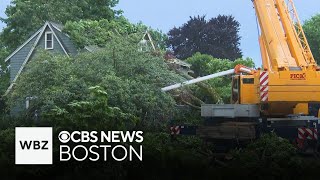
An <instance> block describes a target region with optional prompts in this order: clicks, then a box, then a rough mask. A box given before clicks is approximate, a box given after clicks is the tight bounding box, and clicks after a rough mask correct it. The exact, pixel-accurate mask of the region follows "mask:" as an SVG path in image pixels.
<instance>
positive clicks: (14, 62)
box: [10, 37, 37, 81]
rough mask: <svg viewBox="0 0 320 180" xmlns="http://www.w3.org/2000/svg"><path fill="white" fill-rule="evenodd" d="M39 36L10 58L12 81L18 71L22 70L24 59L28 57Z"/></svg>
mask: <svg viewBox="0 0 320 180" xmlns="http://www.w3.org/2000/svg"><path fill="white" fill-rule="evenodd" d="M36 39H37V37H34V38H33V39H32V40H31V41H30V42H29V43H28V44H26V45H25V46H24V47H23V48H22V49H21V50H20V51H18V52H17V53H16V54H15V55H13V56H12V57H11V59H10V81H13V79H14V78H15V77H16V75H17V73H18V71H19V70H20V68H21V66H22V64H23V62H24V60H25V59H26V58H27V56H28V54H29V52H30V51H31V48H32V46H33V44H34V43H35V41H36Z"/></svg>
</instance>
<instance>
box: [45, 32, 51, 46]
mask: <svg viewBox="0 0 320 180" xmlns="http://www.w3.org/2000/svg"><path fill="white" fill-rule="evenodd" d="M45 41H46V42H45V49H53V34H52V32H46V33H45Z"/></svg>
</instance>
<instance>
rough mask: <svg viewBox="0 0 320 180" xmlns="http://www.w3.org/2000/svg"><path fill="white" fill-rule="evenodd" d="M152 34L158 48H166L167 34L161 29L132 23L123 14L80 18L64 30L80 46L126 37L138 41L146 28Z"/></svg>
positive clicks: (101, 45)
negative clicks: (108, 18)
mask: <svg viewBox="0 0 320 180" xmlns="http://www.w3.org/2000/svg"><path fill="white" fill-rule="evenodd" d="M147 29H148V31H149V33H150V34H151V36H152V38H153V41H154V43H155V45H157V47H158V48H161V49H164V48H165V40H166V39H167V36H166V35H165V34H163V33H161V31H156V30H153V29H150V28H148V27H147V26H145V25H143V24H141V23H139V24H132V23H130V22H129V21H128V20H127V19H126V18H124V17H123V16H120V17H117V18H115V19H113V20H107V19H101V20H80V21H77V22H76V21H74V22H72V21H68V22H67V23H66V25H65V27H64V31H65V32H66V33H67V34H69V35H70V36H71V38H72V40H73V42H75V43H76V44H77V46H78V47H80V48H83V47H84V46H86V45H98V46H100V47H105V46H106V45H107V44H108V42H109V41H111V40H114V39H116V38H120V39H121V37H126V38H127V40H128V41H131V42H133V43H138V42H139V41H140V40H141V39H142V36H143V35H144V33H145V32H146V30H147Z"/></svg>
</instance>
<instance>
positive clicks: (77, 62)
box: [9, 38, 182, 122]
mask: <svg viewBox="0 0 320 180" xmlns="http://www.w3.org/2000/svg"><path fill="white" fill-rule="evenodd" d="M44 76H45V77H46V78H43V77H44ZM181 80H182V78H181V77H179V76H178V75H177V74H175V73H174V72H171V71H169V70H168V69H167V67H166V65H165V63H164V61H163V59H162V58H160V57H156V56H152V55H150V54H148V53H143V52H139V51H138V47H137V45H136V44H133V43H129V42H128V41H126V39H124V38H123V39H116V40H114V41H110V42H109V43H108V44H107V46H106V48H105V49H102V50H101V51H99V52H96V53H83V54H81V55H79V56H77V57H75V58H68V57H64V56H54V55H51V54H48V53H41V54H40V55H38V57H36V58H35V59H34V60H33V61H30V62H29V63H28V65H27V67H26V68H25V71H24V73H22V74H21V76H20V78H19V79H18V81H17V83H16V86H15V88H14V91H13V92H12V94H11V97H10V99H9V100H10V102H11V104H12V106H14V104H15V103H19V102H21V101H23V100H24V99H25V97H27V96H36V97H37V99H36V100H34V101H33V103H32V104H33V105H32V107H31V108H30V110H29V112H27V113H31V114H32V113H33V111H34V110H35V109H37V110H38V111H40V112H41V114H52V113H53V112H59V113H58V114H60V113H63V112H68V107H69V105H70V103H73V102H74V101H86V100H88V98H89V99H90V92H89V88H90V87H95V86H99V87H101V88H102V89H103V90H104V91H105V92H106V93H107V95H108V104H109V105H110V106H112V107H118V108H120V109H121V110H123V111H124V112H125V113H129V114H132V115H134V116H138V117H140V118H141V119H144V120H154V121H155V122H156V120H161V119H168V118H165V117H168V116H169V115H170V113H171V112H172V109H174V108H173V106H174V104H175V101H174V100H173V99H172V98H171V97H170V95H169V94H166V93H162V92H161V91H160V89H161V87H164V86H166V85H168V84H171V83H174V82H179V81H181ZM88 112H89V111H88ZM68 113H70V112H68ZM68 113H67V114H68ZM53 114H55V113H53ZM56 115H57V114H56ZM150 122H153V121H150Z"/></svg>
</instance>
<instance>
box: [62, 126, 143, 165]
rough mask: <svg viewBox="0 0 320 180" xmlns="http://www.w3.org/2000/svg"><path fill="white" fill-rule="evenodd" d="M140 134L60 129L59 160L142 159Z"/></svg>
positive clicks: (141, 138)
mask: <svg viewBox="0 0 320 180" xmlns="http://www.w3.org/2000/svg"><path fill="white" fill-rule="evenodd" d="M142 134H143V132H142V131H107V132H104V131H101V132H98V131H73V132H68V131H61V132H60V133H59V140H60V142H61V143H63V145H60V148H59V149H60V161H69V160H76V161H85V160H90V161H99V160H103V161H108V160H110V157H111V159H112V160H115V161H124V160H129V161H133V160H134V159H137V160H139V161H142V145H141V143H142V142H143V136H142ZM70 141H71V142H72V145H71V143H68V142H70ZM67 143H68V144H67ZM82 143H83V144H82ZM90 143H91V144H90ZM92 143H96V144H94V145H92ZM103 143H111V144H103ZM131 143H135V145H132V144H131ZM108 157H109V158H108ZM134 157H135V158H134Z"/></svg>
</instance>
